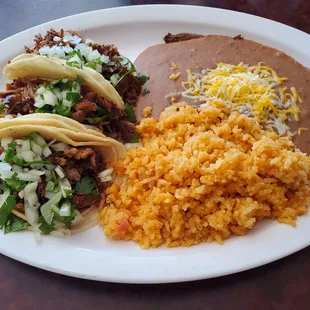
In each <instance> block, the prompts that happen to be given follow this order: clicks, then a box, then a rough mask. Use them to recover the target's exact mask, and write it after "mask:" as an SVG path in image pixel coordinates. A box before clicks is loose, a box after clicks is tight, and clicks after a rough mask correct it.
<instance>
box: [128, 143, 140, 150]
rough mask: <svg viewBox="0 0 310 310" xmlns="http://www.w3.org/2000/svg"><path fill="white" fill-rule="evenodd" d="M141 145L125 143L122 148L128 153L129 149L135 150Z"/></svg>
mask: <svg viewBox="0 0 310 310" xmlns="http://www.w3.org/2000/svg"><path fill="white" fill-rule="evenodd" d="M140 146H141V144H140V143H125V144H124V147H125V149H126V150H127V151H128V150H130V149H133V148H137V147H140Z"/></svg>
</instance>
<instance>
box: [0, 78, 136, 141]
mask: <svg viewBox="0 0 310 310" xmlns="http://www.w3.org/2000/svg"><path fill="white" fill-rule="evenodd" d="M43 83H44V81H43V80H39V79H36V80H30V79H16V80H14V81H13V82H12V83H11V84H7V85H6V91H5V92H0V98H2V102H3V104H4V113H5V114H12V115H17V114H21V115H26V114H32V113H35V110H36V107H35V106H34V102H35V101H34V97H35V90H36V88H37V87H38V86H39V85H40V84H43ZM131 85H133V83H132V84H131ZM131 87H133V86H131ZM98 108H102V109H103V110H104V111H106V113H107V119H106V121H104V122H100V121H99V122H95V123H89V122H88V120H87V118H90V119H93V118H97V117H98V114H97V109H98ZM71 118H72V119H74V120H76V121H78V122H80V123H86V124H91V125H93V126H97V127H98V128H99V129H100V130H101V131H103V132H104V133H105V134H106V135H107V136H110V137H113V138H117V140H119V141H122V142H129V141H130V139H131V136H132V134H133V133H134V130H135V126H134V124H132V123H130V122H128V121H127V115H126V113H125V112H124V111H123V110H120V109H119V108H118V107H117V106H116V105H115V104H112V103H110V102H108V101H106V100H104V99H102V98H101V97H99V96H98V95H97V94H96V93H95V92H92V91H91V90H90V89H89V87H87V86H85V85H83V86H82V90H81V100H80V101H79V102H78V103H77V104H75V106H74V107H73V113H72V115H71Z"/></svg>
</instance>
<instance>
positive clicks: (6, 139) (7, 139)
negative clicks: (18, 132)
mask: <svg viewBox="0 0 310 310" xmlns="http://www.w3.org/2000/svg"><path fill="white" fill-rule="evenodd" d="M12 141H13V137H3V138H2V140H1V146H2V147H3V148H4V149H5V150H6V149H7V147H8V144H9V143H11V142H12Z"/></svg>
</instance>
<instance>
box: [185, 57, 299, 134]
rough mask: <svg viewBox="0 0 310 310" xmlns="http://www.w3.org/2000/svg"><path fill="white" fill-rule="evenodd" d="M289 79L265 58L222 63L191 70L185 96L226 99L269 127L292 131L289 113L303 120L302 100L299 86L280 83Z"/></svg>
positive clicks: (203, 100)
mask: <svg viewBox="0 0 310 310" xmlns="http://www.w3.org/2000/svg"><path fill="white" fill-rule="evenodd" d="M286 80H287V78H284V77H279V75H278V74H277V72H276V71H275V70H273V69H272V68H270V67H268V66H267V65H265V64H264V63H262V62H260V63H258V64H257V65H255V66H249V65H246V64H244V63H240V64H238V65H237V66H235V65H230V64H226V63H219V64H218V65H217V67H216V68H215V69H213V70H211V69H207V70H202V72H201V74H194V73H192V72H191V70H187V81H186V82H183V83H182V85H183V88H184V91H183V92H182V96H183V97H184V98H187V99H198V101H199V103H203V102H206V101H209V100H212V99H221V100H224V101H225V103H226V105H227V106H228V108H230V109H231V110H233V111H238V112H239V113H242V114H245V115H247V116H252V117H254V118H255V119H256V120H257V121H258V122H259V123H260V124H262V125H264V127H265V128H270V129H276V130H277V131H278V133H279V134H280V135H284V134H289V135H292V133H291V132H290V129H289V127H288V126H287V125H286V123H285V121H286V120H288V118H289V117H294V119H295V120H296V121H298V120H299V113H300V107H299V106H298V103H301V102H302V100H301V98H300V96H299V94H298V92H297V90H296V88H295V87H291V88H290V90H289V89H288V88H287V87H280V85H281V84H283V83H284V82H285V81H286Z"/></svg>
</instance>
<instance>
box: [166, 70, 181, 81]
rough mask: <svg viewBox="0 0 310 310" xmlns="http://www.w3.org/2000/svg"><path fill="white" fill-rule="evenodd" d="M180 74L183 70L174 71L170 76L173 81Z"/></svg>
mask: <svg viewBox="0 0 310 310" xmlns="http://www.w3.org/2000/svg"><path fill="white" fill-rule="evenodd" d="M180 75H181V72H178V73H172V74H171V75H170V76H169V79H170V80H172V81H175V80H176V79H177V78H178V77H179V76H180Z"/></svg>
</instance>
